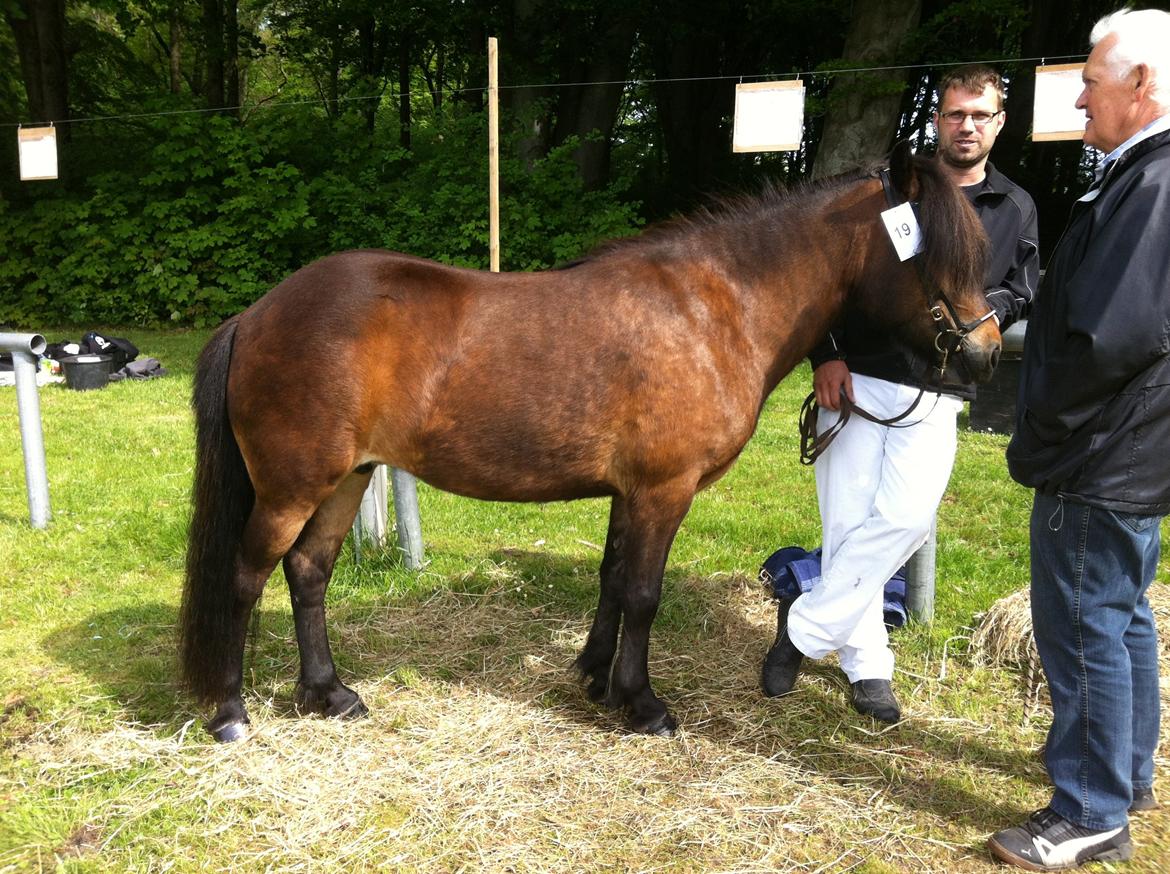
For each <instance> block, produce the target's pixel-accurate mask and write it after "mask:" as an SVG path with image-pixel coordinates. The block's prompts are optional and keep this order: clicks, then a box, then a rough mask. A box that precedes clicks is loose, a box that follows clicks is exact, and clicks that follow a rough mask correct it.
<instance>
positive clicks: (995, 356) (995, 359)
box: [991, 346, 1000, 370]
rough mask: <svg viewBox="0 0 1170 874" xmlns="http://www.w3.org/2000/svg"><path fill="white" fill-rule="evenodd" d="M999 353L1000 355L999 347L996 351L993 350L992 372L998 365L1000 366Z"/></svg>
mask: <svg viewBox="0 0 1170 874" xmlns="http://www.w3.org/2000/svg"><path fill="white" fill-rule="evenodd" d="M999 353H1000V347H999V346H996V347H995V348H994V349H992V350H991V368H992V370H994V369H995V366H996V365H997V364H999Z"/></svg>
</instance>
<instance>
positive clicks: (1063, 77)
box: [1032, 64, 1085, 142]
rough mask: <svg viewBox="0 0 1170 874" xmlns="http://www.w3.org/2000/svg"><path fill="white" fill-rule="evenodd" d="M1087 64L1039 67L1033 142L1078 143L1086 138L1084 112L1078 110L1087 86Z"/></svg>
mask: <svg viewBox="0 0 1170 874" xmlns="http://www.w3.org/2000/svg"><path fill="white" fill-rule="evenodd" d="M1084 68H1085V65H1084V64H1053V65H1050V66H1047V67H1037V68H1036V100H1035V102H1034V103H1033V104H1032V139H1033V140H1034V141H1038V142H1045V141H1049V140H1079V139H1081V138H1082V137H1084V135H1085V112H1084V110H1082V109H1077V107H1076V102H1077V97H1079V96H1080V93H1081V89H1082V88H1083V87H1084V84H1083V83H1082V82H1081V70H1083V69H1084Z"/></svg>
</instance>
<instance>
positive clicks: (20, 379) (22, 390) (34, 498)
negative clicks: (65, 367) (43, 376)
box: [0, 333, 50, 528]
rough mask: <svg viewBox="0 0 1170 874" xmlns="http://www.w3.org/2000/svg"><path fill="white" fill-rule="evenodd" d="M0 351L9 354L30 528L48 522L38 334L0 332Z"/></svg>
mask: <svg viewBox="0 0 1170 874" xmlns="http://www.w3.org/2000/svg"><path fill="white" fill-rule="evenodd" d="M0 351H3V352H11V353H12V369H13V373H14V375H15V378H16V408H17V411H18V413H19V416H20V445H21V449H22V450H23V452H24V484H25V489H26V490H27V492H28V515H29V520H30V521H31V522H32V526H33V528H44V527H45V526H46V525H47V524H48V522H49V515H50V513H49V477H48V474H47V473H46V472H45V440H44V435H43V433H42V431H41V399H40V395H38V394H37V360H38V359H39V358H40V356H41V353H43V352H44V351H45V338H44V337H42V336H41V335H40V334H6V333H0Z"/></svg>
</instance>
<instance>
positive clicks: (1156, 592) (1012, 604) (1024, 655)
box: [971, 582, 1170, 709]
mask: <svg viewBox="0 0 1170 874" xmlns="http://www.w3.org/2000/svg"><path fill="white" fill-rule="evenodd" d="M1148 598H1149V601H1150V607H1151V609H1152V610H1153V613H1154V622H1155V624H1156V625H1157V627H1158V630H1159V632H1160V633H1159V653H1158V663H1159V674H1160V676H1161V677H1162V697H1163V699H1164V700H1166V701H1167V702H1170V585H1167V584H1165V583H1159V582H1155V583H1154V584H1152V585H1151V586H1150V589H1149V595H1148ZM971 657H972V662H973V663H974V664H976V665H980V666H985V667H997V668H1011V669H1014V670H1017V671H1019V672H1020V674H1021V679H1022V683H1023V688H1024V694H1025V699H1026V702H1027V704H1028V707H1029V709H1031V708H1034V707H1035V706H1036V705H1037V704H1039V703H1041V702H1043V701H1045V700H1046V696H1047V693H1046V691H1045V689H1044V673H1043V670H1042V669H1041V666H1040V656H1039V654H1038V653H1037V652H1036V638H1035V635H1034V634H1033V633H1032V599H1031V597H1030V596H1029V593H1028V590H1027V589H1023V590H1021V591H1018V592H1013V593H1012V594H1010V595H1007V596H1005V597H1003V598H1000V599H999V600H998V601H996V602H995V603H994V604H992V605H991V607H990V609H988V610H987V611H986V612H985V613H983V614H981V615H980V616H977V617H976V625H975V631H974V633H973V634H972V636H971Z"/></svg>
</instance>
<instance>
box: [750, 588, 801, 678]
mask: <svg viewBox="0 0 1170 874" xmlns="http://www.w3.org/2000/svg"><path fill="white" fill-rule="evenodd" d="M791 606H792V602H791V601H781V602H780V606H779V607H778V608H777V609H776V642H775V643H773V644H772V648H771V649H770V650H768V654H767V655H766V656H764V666H763V669H762V670H761V672H760V683H761V685H762V686H763V687H764V694H765V695H767V696H768V697H769V698H777V697H779V696H780V695H787V694H788V693H789V692H791V691H792V690H793V689H794V688H795V687H796V677H797V675H798V674H799V673H800V663H801V662H803V661H804V653H802V652H801V651H800V650H798V649H797V648H796V644H794V643H793V642H792V638H790V637H789V636H788V608H789V607H791Z"/></svg>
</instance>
